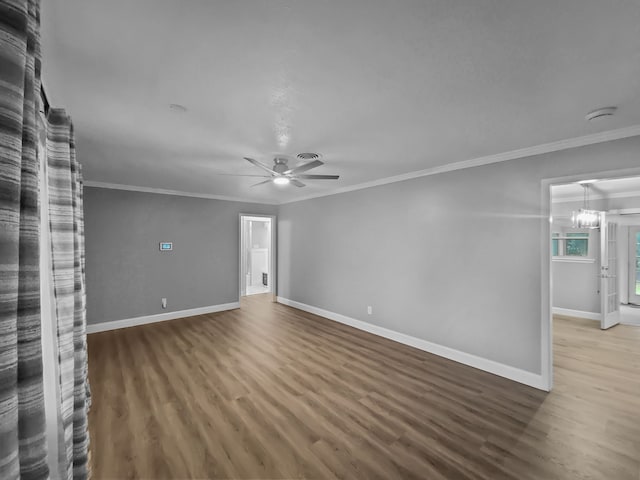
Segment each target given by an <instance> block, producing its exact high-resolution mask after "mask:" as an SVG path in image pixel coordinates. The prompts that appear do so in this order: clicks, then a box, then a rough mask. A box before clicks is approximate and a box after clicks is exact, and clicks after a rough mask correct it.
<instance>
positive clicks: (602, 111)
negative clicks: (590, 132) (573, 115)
mask: <svg viewBox="0 0 640 480" xmlns="http://www.w3.org/2000/svg"><path fill="white" fill-rule="evenodd" d="M617 109H618V108H617V107H604V108H599V109H597V110H594V111H593V112H589V113H587V116H586V119H587V121H589V122H592V121H594V120H601V119H603V118H606V117H611V116H613V114H614V113H616V110H617Z"/></svg>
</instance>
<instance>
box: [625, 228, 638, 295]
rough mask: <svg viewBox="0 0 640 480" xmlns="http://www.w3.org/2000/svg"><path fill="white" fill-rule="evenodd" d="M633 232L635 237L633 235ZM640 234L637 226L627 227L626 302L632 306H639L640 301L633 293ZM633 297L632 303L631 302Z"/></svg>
mask: <svg viewBox="0 0 640 480" xmlns="http://www.w3.org/2000/svg"><path fill="white" fill-rule="evenodd" d="M634 232H635V235H634ZM638 233H640V226H638V225H629V236H628V239H627V241H628V242H629V244H628V246H627V247H628V255H629V257H628V258H627V263H628V265H629V267H628V268H629V271H628V272H627V273H628V283H627V289H628V290H629V292H628V295H629V298H628V302H629V303H631V304H633V305H640V301H638V299H636V298H635V297H638V295H637V294H636V293H635V292H636V282H637V279H636V276H637V273H636V270H637V269H636V255H637V253H636V242H637V236H636V235H637V234H638ZM632 297H633V302H632V301H631V300H632Z"/></svg>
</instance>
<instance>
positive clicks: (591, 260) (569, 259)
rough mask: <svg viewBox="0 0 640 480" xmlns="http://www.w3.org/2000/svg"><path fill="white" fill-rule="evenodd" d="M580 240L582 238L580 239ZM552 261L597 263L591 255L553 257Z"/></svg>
mask: <svg viewBox="0 0 640 480" xmlns="http://www.w3.org/2000/svg"><path fill="white" fill-rule="evenodd" d="M578 240H580V239H578ZM551 261H552V262H559V263H596V259H595V258H589V257H575V258H574V257H567V256H564V257H551Z"/></svg>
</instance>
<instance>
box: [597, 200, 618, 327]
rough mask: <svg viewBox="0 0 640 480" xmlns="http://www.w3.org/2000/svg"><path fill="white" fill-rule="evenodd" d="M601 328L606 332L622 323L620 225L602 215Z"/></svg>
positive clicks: (604, 214)
mask: <svg viewBox="0 0 640 480" xmlns="http://www.w3.org/2000/svg"><path fill="white" fill-rule="evenodd" d="M600 216H601V217H600V218H601V220H600V300H601V307H600V312H601V320H600V328H601V329H603V330H606V329H607V328H611V327H613V326H614V325H617V324H618V323H620V295H619V293H618V259H617V258H616V257H617V252H618V248H617V240H618V239H617V235H618V225H617V224H616V223H614V222H609V221H608V219H607V215H606V213H601V214H600Z"/></svg>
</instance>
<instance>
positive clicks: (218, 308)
mask: <svg viewBox="0 0 640 480" xmlns="http://www.w3.org/2000/svg"><path fill="white" fill-rule="evenodd" d="M235 308H240V303H239V302H231V303H223V304H220V305H210V306H208V307H200V308H190V309H188V310H178V311H175V312H167V313H158V314H156V315H145V316H142V317H134V318H125V319H123V320H112V321H110V322H101V323H93V324H87V334H89V333H98V332H106V331H107V330H117V329H119V328H127V327H135V326H138V325H146V324H148V323H157V322H165V321H167V320H176V319H178V318H185V317H193V316H195V315H204V314H206V313H216V312H224V311H226V310H233V309H235Z"/></svg>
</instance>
